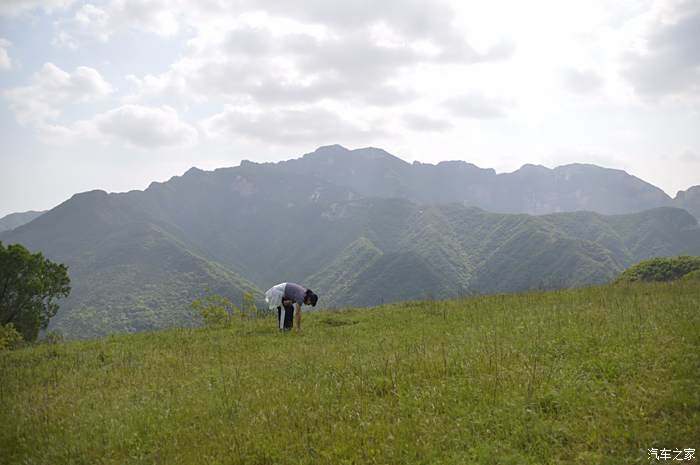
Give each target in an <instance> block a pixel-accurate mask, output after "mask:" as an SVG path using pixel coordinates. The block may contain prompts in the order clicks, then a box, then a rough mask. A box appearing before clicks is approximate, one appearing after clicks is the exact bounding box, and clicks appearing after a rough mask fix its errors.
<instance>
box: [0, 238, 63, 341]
mask: <svg viewBox="0 0 700 465" xmlns="http://www.w3.org/2000/svg"><path fill="white" fill-rule="evenodd" d="M70 290H71V289H70V278H69V277H68V268H67V267H66V265H63V264H60V263H53V262H51V261H50V260H48V259H46V258H44V256H43V255H42V254H41V253H40V252H39V253H34V254H32V253H30V252H29V251H28V250H27V249H26V248H25V247H23V246H22V245H20V244H13V245H9V246H7V247H5V246H4V245H3V244H2V242H0V325H2V326H5V325H8V324H10V323H12V324H13V325H14V327H15V328H16V329H17V331H19V332H20V334H22V337H23V338H24V339H25V340H27V341H34V340H36V338H37V336H38V334H39V329H45V328H46V327H47V326H48V324H49V320H50V319H51V317H52V316H54V315H55V314H56V312H57V311H58V304H57V303H55V302H54V300H55V299H57V298H60V297H67V296H68V294H69V293H70Z"/></svg>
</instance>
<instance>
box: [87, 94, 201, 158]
mask: <svg viewBox="0 0 700 465" xmlns="http://www.w3.org/2000/svg"><path fill="white" fill-rule="evenodd" d="M90 123H91V124H93V125H94V127H95V129H96V131H97V132H98V133H99V134H102V135H106V136H109V137H112V138H114V139H116V140H119V141H122V142H125V143H127V144H129V145H131V146H133V147H137V148H143V149H158V148H163V147H176V146H191V145H194V144H195V143H196V141H197V137H198V134H197V130H196V129H195V128H194V127H192V126H191V125H189V124H187V123H186V122H184V121H182V120H181V119H180V118H179V116H178V114H177V112H176V111H175V110H174V109H172V108H168V107H162V108H153V107H145V106H141V105H124V106H121V107H119V108H115V109H113V110H110V111H108V112H106V113H102V114H99V115H97V116H95V117H94V118H93V120H92V121H91V122H90Z"/></svg>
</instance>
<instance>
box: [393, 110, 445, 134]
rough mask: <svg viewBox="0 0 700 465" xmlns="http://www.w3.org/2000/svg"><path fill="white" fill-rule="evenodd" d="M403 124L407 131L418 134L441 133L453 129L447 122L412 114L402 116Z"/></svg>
mask: <svg viewBox="0 0 700 465" xmlns="http://www.w3.org/2000/svg"><path fill="white" fill-rule="evenodd" d="M403 123H404V126H406V127H407V128H408V129H410V130H412V131H419V132H443V131H447V130H449V129H452V127H453V125H452V123H451V122H449V121H447V120H444V119H438V118H432V117H430V116H425V115H419V114H413V113H412V114H407V115H404V116H403Z"/></svg>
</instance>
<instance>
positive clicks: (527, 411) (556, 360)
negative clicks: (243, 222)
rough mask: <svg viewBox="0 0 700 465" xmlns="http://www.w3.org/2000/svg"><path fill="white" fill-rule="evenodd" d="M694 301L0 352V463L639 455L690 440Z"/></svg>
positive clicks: (636, 292)
mask: <svg viewBox="0 0 700 465" xmlns="http://www.w3.org/2000/svg"><path fill="white" fill-rule="evenodd" d="M361 248H364V249H371V246H370V245H369V244H364V245H362V247H361ZM699 302H700V286H698V284H697V282H680V281H679V282H674V283H650V284H636V285H629V286H612V287H600V288H589V289H578V290H565V291H552V292H546V293H530V294H521V295H506V296H504V295H495V296H487V297H479V298H469V299H464V300H454V301H444V302H422V303H419V302H405V303H400V304H392V305H386V306H382V307H378V308H375V309H370V310H362V311H359V310H350V311H344V312H337V313H328V312H317V313H314V314H307V315H306V316H305V317H304V332H303V333H301V334H296V333H291V334H289V333H284V334H280V333H279V332H278V331H277V330H275V329H274V323H273V321H270V320H266V319H263V320H251V321H239V322H237V324H236V325H235V327H232V328H225V329H218V330H211V329H210V330H207V329H172V330H168V331H161V332H153V333H142V334H137V335H123V336H111V337H108V338H103V339H97V340H91V341H77V342H71V343H64V344H57V345H43V346H37V347H33V348H27V349H22V350H18V351H15V352H4V353H0V450H1V451H2V454H0V463H7V464H10V463H13V464H14V463H51V464H63V463H72V464H91V465H92V464H120V465H121V464H137V463H149V464H151V463H163V464H190V463H192V464H212V463H232V464H239V463H240V464H332V465H336V464H343V463H363V464H365V463H377V464H414V463H415V464H418V463H421V464H422V463H441V464H472V463H479V464H586V465H588V464H592V463H594V464H610V465H619V464H621V463H625V464H647V463H649V459H648V456H647V452H646V449H648V448H652V447H656V448H670V449H673V448H681V449H683V448H695V449H698V446H700V444H699V443H698V437H700V435H699V434H698V433H699V432H700V391H699V390H698V389H697V386H698V384H699V383H700V311H699V308H700V306H699V305H698V303H699ZM690 463H694V462H690Z"/></svg>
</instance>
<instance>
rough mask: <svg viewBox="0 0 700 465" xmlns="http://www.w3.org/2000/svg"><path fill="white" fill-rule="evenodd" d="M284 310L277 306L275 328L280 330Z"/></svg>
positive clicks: (282, 323) (282, 326)
mask: <svg viewBox="0 0 700 465" xmlns="http://www.w3.org/2000/svg"><path fill="white" fill-rule="evenodd" d="M285 310H286V309H283V308H282V307H280V306H278V307H277V326H278V327H279V329H280V330H282V329H284V321H285V319H284V317H285V316H286V315H285Z"/></svg>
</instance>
